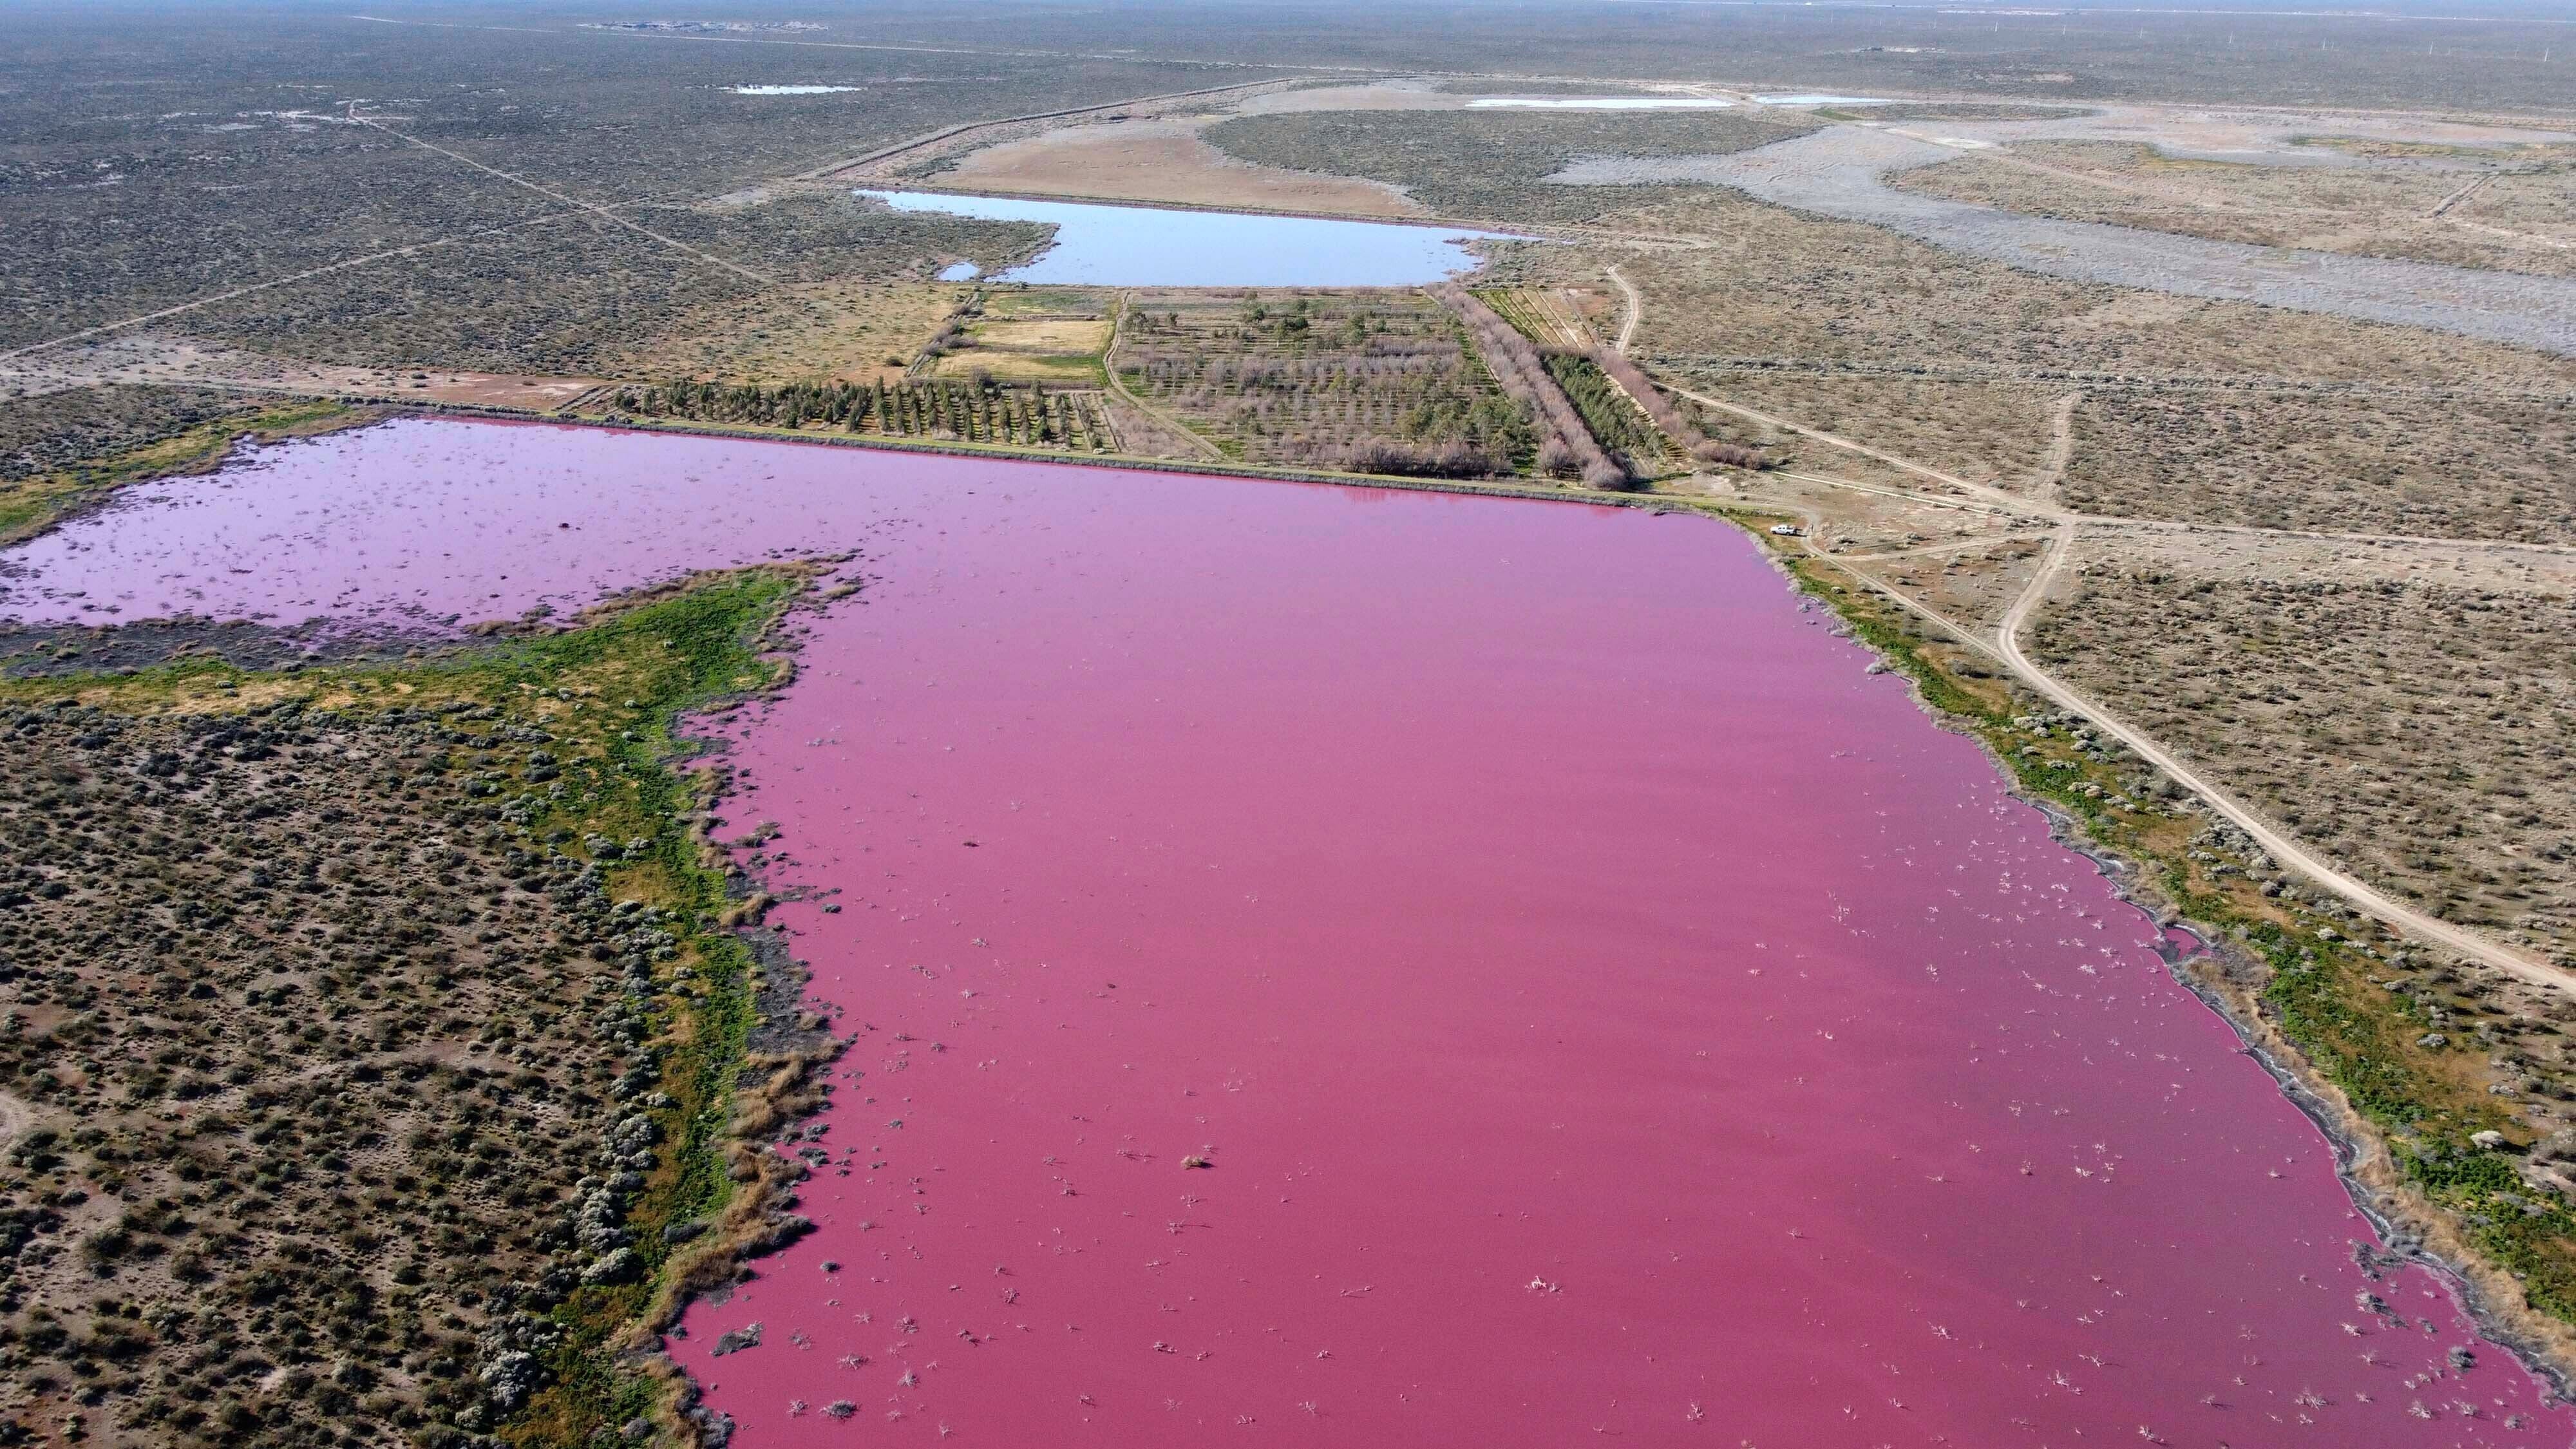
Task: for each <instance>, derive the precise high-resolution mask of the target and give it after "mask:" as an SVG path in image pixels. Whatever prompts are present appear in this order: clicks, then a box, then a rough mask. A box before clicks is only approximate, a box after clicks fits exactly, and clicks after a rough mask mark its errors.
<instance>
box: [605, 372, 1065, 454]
mask: <svg viewBox="0 0 2576 1449" xmlns="http://www.w3.org/2000/svg"><path fill="white" fill-rule="evenodd" d="M615 402H616V406H617V409H618V410H619V411H620V412H628V413H640V414H642V415H644V416H647V417H667V418H686V419H689V420H690V421H693V422H711V423H743V424H748V425H750V426H753V427H765V428H812V427H817V426H821V427H829V428H835V429H838V430H840V431H842V432H848V433H877V434H882V435H885V436H889V437H905V438H925V437H926V438H954V439H958V440H960V441H964V442H975V443H1003V444H1010V445H1013V446H1018V447H1053V448H1080V449H1088V450H1091V451H1094V452H1107V451H1109V450H1110V449H1111V448H1112V447H1113V446H1115V439H1114V436H1113V435H1112V434H1111V432H1110V430H1109V426H1108V424H1107V422H1106V421H1105V420H1104V419H1103V418H1102V416H1101V413H1100V410H1099V404H1098V403H1097V401H1096V400H1095V399H1094V398H1092V397H1091V396H1090V395H1089V394H1085V393H1071V392H1053V391H1048V390H1046V389H1042V388H1034V387H1009V386H1004V385H1001V384H998V383H995V382H992V381H991V380H989V379H983V378H976V379H970V380H967V381H958V380H955V379H949V378H931V379H926V380H920V381H915V380H912V379H905V380H903V381H901V382H897V383H894V384H892V385H888V384H887V383H886V382H885V381H884V380H883V379H879V380H878V381H876V382H873V383H859V382H790V383H780V384H776V385H764V384H760V383H722V382H698V381H693V380H689V379H680V380H676V381H672V382H666V383H661V384H659V385H657V386H652V387H629V388H621V389H619V391H618V393H617V396H616V399H615Z"/></svg>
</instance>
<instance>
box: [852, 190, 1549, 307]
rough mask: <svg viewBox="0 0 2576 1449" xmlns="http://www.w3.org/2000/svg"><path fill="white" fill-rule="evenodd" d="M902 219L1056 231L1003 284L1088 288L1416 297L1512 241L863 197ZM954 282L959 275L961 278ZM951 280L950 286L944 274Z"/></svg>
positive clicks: (1235, 218) (930, 196) (1374, 224)
mask: <svg viewBox="0 0 2576 1449" xmlns="http://www.w3.org/2000/svg"><path fill="white" fill-rule="evenodd" d="M859 195H861V196H869V197H874V198H876V199H877V200H879V201H883V202H885V203H886V204H887V205H889V206H892V207H894V208H895V209H896V210H898V211H935V212H941V213H945V214H947V215H950V216H971V217H978V218H981V219H983V220H987V221H1041V222H1048V223H1051V224H1053V225H1054V227H1055V229H1056V233H1055V242H1054V244H1053V245H1051V246H1049V247H1048V248H1047V249H1046V250H1045V251H1043V252H1040V253H1038V255H1037V258H1036V259H1035V260H1034V261H1031V262H1029V263H1028V264H1027V265H1026V266H1019V267H1013V268H1011V269H1010V270H1009V271H1006V272H1001V273H997V274H996V279H997V280H1000V281H1005V282H1031V283H1044V284H1049V285H1061V286H1091V287H1414V286H1420V285H1421V284H1423V283H1425V282H1436V281H1439V280H1440V279H1441V278H1443V277H1454V276H1457V275H1458V274H1460V273H1462V272H1468V271H1473V270H1474V269H1475V267H1476V265H1477V259H1476V254H1475V253H1473V252H1471V251H1469V250H1468V249H1467V247H1466V243H1467V242H1470V241H1526V240H1528V238H1526V237H1515V236H1512V235H1511V234H1509V233H1507V232H1495V231H1473V230H1469V229H1466V228H1463V227H1443V226H1407V225H1404V224H1402V223H1398V222H1382V221H1335V220H1331V219H1329V218H1325V217H1316V216H1259V215H1253V214H1249V213H1244V212H1233V211H1181V210H1174V209H1170V208H1164V207H1154V206H1102V205H1097V204H1092V203H1086V202H1078V201H1023V200H1020V199H1017V198H1014V197H1003V196H959V195H952V194H950V193H947V192H918V191H862V192H860V193H859ZM952 270H953V269H952ZM942 275H945V273H943V274H942Z"/></svg>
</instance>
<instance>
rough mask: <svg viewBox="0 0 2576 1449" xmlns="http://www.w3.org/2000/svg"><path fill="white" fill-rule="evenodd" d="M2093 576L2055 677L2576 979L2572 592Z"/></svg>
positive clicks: (2449, 914)
mask: <svg viewBox="0 0 2576 1449" xmlns="http://www.w3.org/2000/svg"><path fill="white" fill-rule="evenodd" d="M2088 557H2093V558H2096V559H2098V560H2099V561H2098V562H2096V563H2094V564H2093V565H2092V566H2090V567H2089V568H2087V569H2086V570H2085V572H2084V573H2082V574H2081V575H2080V576H2079V577H2078V578H2077V579H2076V580H2075V582H2074V584H2073V585H2072V586H2071V587H2069V588H2066V589H2064V590H2063V591H2062V592H2061V594H2060V596H2059V597H2057V598H2054V599H2052V601H2051V603H2050V605H2049V606H2048V608H2047V609H2046V610H2045V611H2044V612H2043V613H2042V614H2041V615H2040V616H2039V618H2038V619H2037V620H2036V621H2035V622H2034V625H2033V628H2032V631H2031V634H2030V648H2031V650H2032V653H2033V655H2034V657H2035V658H2037V659H2038V660H2040V661H2041V662H2042V664H2043V665H2044V666H2045V667H2048V668H2051V669H2054V670H2062V671H2063V672H2064V674H2065V676H2066V677H2067V678H2068V679H2069V680H2070V681H2071V682H2073V683H2074V684H2075V685H2076V686H2077V687H2079V688H2081V689H2084V690H2086V691H2088V692H2092V693H2095V694H2097V695H2098V697H2100V698H2101V699H2102V700H2103V701H2104V703H2105V705H2106V706H2107V707H2108V708H2110V709H2112V710H2114V711H2117V712H2119V713H2120V714H2122V715H2124V716H2125V717H2127V718H2129V719H2131V720H2133V721H2135V722H2137V723H2138V724H2140V725H2141V726H2143V727H2144V728H2145V729H2146V730H2148V731H2149V732H2150V733H2151V734H2153V735H2154V736H2155V737H2156V738H2157V739H2159V740H2161V741H2163V742H2165V743H2166V744H2168V745H2169V746H2171V747H2174V748H2176V749H2178V750H2179V751H2180V752H2182V753H2183V754H2184V755H2185V756H2186V757H2188V758H2190V759H2192V760H2194V761H2195V762H2196V763H2197V764H2201V765H2206V766H2207V767H2208V769H2209V770H2210V772H2211V774H2212V775H2213V776H2214V778H2215V779H2216V780H2217V781H2218V782H2219V783H2220V784H2221V785H2222V787H2224V788H2228V789H2231V790H2233V791H2235V792H2237V793H2239V794H2240V796H2241V797H2242V798H2245V799H2247V800H2249V801H2250V802H2252V803H2253V804H2254V805H2255V806H2256V807H2257V808H2259V809H2261V810H2263V811H2264V812H2266V813H2267V814H2269V815H2271V816H2273V817H2274V818H2276V819H2277V820H2279V821H2280V822H2282V823H2283V824H2285V825H2287V826H2288V827H2289V828H2290V829H2291V830H2292V831H2294V832H2295V833H2296V834H2297V835H2299V836H2300V837H2301V838H2302V839H2303V840H2307V841H2311V842H2313V843H2315V844H2317V845H2319V846H2321V847H2323V848H2324V849H2325V850H2326V851H2327V852H2328V853H2329V854H2330V855H2331V856H2333V857H2336V858H2338V859H2339V860H2340V861H2342V862H2343V863H2344V864H2346V865H2348V866H2349V867H2351V868H2352V869H2353V870H2355V871H2356V872H2357V873H2358V874H2360V875H2361V876H2363V877H2364V878H2365V879H2369V880H2372V881H2374V882H2377V883H2379V884H2381V885H2382V886H2384V887H2386V888H2390V889H2393V890H2394V891H2396V892H2397V893H2398V894H2400V895H2402V896H2404V897H2406V898H2407V899H2409V900H2412V901H2414V902H2416V903H2417V904H2418V905H2421V906H2423V907H2426V908H2428V909H2431V910H2433V911H2434V912H2436V913H2437V914H2439V915H2441V916H2443V917H2444V918H2445V919H2448V920H2453V921H2457V922H2459V923H2461V924H2463V925H2469V926H2475V927H2479V928H2482V929H2486V930H2490V931H2494V932H2498V933H2500V934H2505V935H2507V936H2508V937H2509V938H2516V939H2521V938H2528V939H2533V940H2537V941H2541V942H2544V943H2546V944H2547V945H2548V947H2549V948H2550V949H2551V950H2553V951H2555V952H2557V953H2558V954H2561V955H2562V956H2568V957H2570V959H2576V910H2571V908H2570V900H2571V892H2576V755H2571V752H2570V745H2569V742H2570V741H2571V740H2576V653H2571V652H2570V651H2569V650H2568V649H2567V647H2566V640H2567V639H2568V638H2570V637H2571V635H2576V606H2571V604H2570V601H2569V596H2568V593H2567V592H2566V591H2565V590H2564V589H2560V588H2540V589H2534V590H2532V591H2528V592H2520V591H2510V592H2509V591H2505V590H2502V589H2498V588H2494V587H2481V586H2467V587H2459V586H2452V585H2449V584H2442V583H2430V582H2406V581H2403V580H2402V579H2401V578H2399V577H2381V578H2362V579H2359V580H2357V581H2347V580H2349V579H2351V575H2350V573H2349V572H2348V571H2346V570H2342V569H2333V568H2330V569H2325V570H2318V571H2309V570H2274V571H2265V572H2269V573H2270V574H2271V576H2270V577H2261V576H2248V575H2249V573H2250V572H2251V571H2249V570H2245V569H2230V570H2226V571H2224V572H2221V571H2217V570H2208V571H2202V570H2194V569H2191V568H2189V567H2188V566H2187V565H2183V564H2178V563H2173V562H2170V561H2169V560H2170V559H2171V558H2172V557H2173V556H2172V555H2171V554H2167V555H2166V556H2165V558H2164V559H2160V560H2159V561H2158V562H2156V563H2154V564H2152V565H2148V566H2143V567H2141V566H2137V565H2133V564H2130V563H2128V562H2126V561H2125V560H2123V559H2122V558H2120V557H2119V556H2118V555H2116V554H2113V555H2111V556H2109V557H2103V555H2102V553H2101V551H2100V550H2095V551H2093V552H2092V553H2089V554H2088ZM2397 572H2401V573H2403V572H2410V571H2407V570H2403V569H2400V570H2397ZM2488 582H2490V583H2492V582H2494V581H2493V580H2491V579H2490V580H2488Z"/></svg>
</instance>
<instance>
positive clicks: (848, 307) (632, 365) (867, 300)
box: [605, 280, 968, 382]
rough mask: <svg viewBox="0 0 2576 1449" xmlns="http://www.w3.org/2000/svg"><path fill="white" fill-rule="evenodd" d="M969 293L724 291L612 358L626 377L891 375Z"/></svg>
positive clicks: (838, 288)
mask: <svg viewBox="0 0 2576 1449" xmlns="http://www.w3.org/2000/svg"><path fill="white" fill-rule="evenodd" d="M967 291H968V289H967V288H966V287H964V286H961V285H952V284H949V283H944V282H926V283H925V282H904V281H878V280H852V281H840V282H811V283H805V284H802V285H798V286H792V287H782V288H779V289H777V290H776V291H765V292H759V293H755V294H752V295H747V296H742V297H725V298H722V299H719V300H715V301H710V302H707V303H704V304H701V305H699V306H697V307H694V308H691V309H690V310H689V311H688V312H686V313H685V314H683V315H682V316H681V318H680V319H679V320H678V321H677V322H675V323H674V324H673V325H672V326H670V327H668V328H666V329H664V330H662V331H660V332H658V333H656V334H655V335H653V336H651V337H649V338H646V339H643V340H641V341H639V342H637V343H636V344H635V345H633V346H631V347H628V348H626V349H624V350H622V351H619V352H616V353H614V354H611V355H610V356H609V357H608V358H606V359H605V366H606V367H607V369H608V370H611V371H614V372H615V373H616V374H617V375H619V376H622V377H635V378H651V379H661V378H670V377H685V378H691V379H696V380H704V381H711V382H784V381H789V380H793V379H828V380H832V381H849V382H874V381H876V380H877V379H879V378H881V377H882V378H887V379H889V380H890V379H892V378H893V377H895V376H896V375H897V374H899V373H901V372H902V371H903V369H904V368H905V367H906V366H907V365H909V364H910V362H911V361H912V359H913V357H914V356H915V355H917V354H918V353H919V352H920V351H921V349H922V348H923V347H924V346H925V345H927V344H928V343H929V341H930V339H931V338H932V337H934V336H936V335H937V334H938V332H939V330H940V328H941V326H942V325H943V324H944V323H945V322H946V320H947V317H948V315H949V313H950V312H951V311H952V310H953V309H954V308H955V307H956V306H957V303H958V299H959V298H961V297H963V296H965V295H966V293H967Z"/></svg>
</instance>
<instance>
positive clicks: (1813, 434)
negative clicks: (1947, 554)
mask: <svg viewBox="0 0 2576 1449" xmlns="http://www.w3.org/2000/svg"><path fill="white" fill-rule="evenodd" d="M1673 391H1674V392H1675V393H1676V394H1679V395H1680V396H1682V397H1686V398H1689V399H1690V400H1691V401H1692V402H1695V403H1698V404H1699V405H1700V406H1702V407H1711V408H1716V409H1718V410H1719V411H1721V412H1730V413H1733V414H1735V415H1736V416H1737V417H1740V418H1748V419H1750V420H1752V421H1754V422H1757V423H1760V424H1762V425H1763V426H1764V427H1770V428H1778V429H1779V430H1780V431H1782V432H1784V433H1795V434H1797V435H1798V436H1799V437H1802V438H1813V439H1814V440H1816V441H1817V442H1819V443H1823V444H1826V445H1828V446H1830V447H1836V448H1841V449H1843V450H1844V451H1846V452H1851V453H1858V454H1860V455H1861V456H1862V457H1864V458H1875V459H1877V460H1878V461H1879V462H1882V463H1885V464H1887V465H1888V466H1889V467H1891V468H1902V469H1904V470H1905V471H1906V472H1908V473H1912V474H1915V475H1917V476H1919V477H1924V478H1929V479H1931V480H1932V481H1933V482H1935V483H1940V484H1944V485H1946V486H1948V487H1952V488H1956V489H1958V490H1959V491H1960V492H1962V493H1966V494H1968V495H1970V496H1971V497H1975V498H1978V499H1982V500H1984V501H1985V502H1988V503H1992V504H1995V505H1997V506H1998V507H2002V508H2009V509H2011V510H2013V511H2014V512H2017V513H2029V512H2033V511H2045V510H2034V509H2033V507H2032V505H2031V501H2030V500H2029V499H2027V498H2023V497H2021V496H2020V495H2018V494H2014V493H2010V492H2007V491H2005V490H2004V489H2001V488H1994V487H1989V486H1988V485H1986V484H1983V483H1971V482H1969V481H1968V480H1967V479H1965V478H1962V477H1959V476H1958V475H1957V474H1955V473H1944V472H1942V471H1941V470H1940V469H1938V468H1934V467H1929V466H1927V465H1925V464H1922V463H1917V462H1915V461H1914V460H1913V459H1911V458H1901V457H1898V456H1897V455H1896V454H1894V453H1890V452H1886V451H1884V450H1881V449H1878V448H1873V447H1871V446H1869V445H1868V444H1867V443H1862V442H1856V441H1854V440H1853V439H1850V438H1846V437H1843V436H1842V435H1841V434H1839V433H1829V432H1826V431H1825V430H1824V429H1822V428H1811V427H1807V426H1806V425H1804V424H1802V423H1793V422H1791V421H1789V420H1788V419H1787V418H1783V417H1775V416H1773V415H1772V414H1770V413H1766V412H1761V411H1758V410H1756V409H1753V408H1749V407H1746V406H1744V405H1743V404H1741V403H1731V402H1723V401H1720V400H1719V399H1717V398H1713V397H1710V396H1708V395H1706V394H1705V393H1696V392H1692V391H1690V390H1689V389H1687V388H1679V387H1677V388H1674V389H1673Z"/></svg>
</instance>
